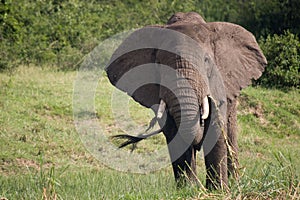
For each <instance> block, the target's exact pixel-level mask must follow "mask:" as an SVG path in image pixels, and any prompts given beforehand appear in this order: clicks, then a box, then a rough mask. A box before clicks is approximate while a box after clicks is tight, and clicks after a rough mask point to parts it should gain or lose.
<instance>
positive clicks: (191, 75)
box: [106, 12, 267, 177]
mask: <svg viewBox="0 0 300 200" xmlns="http://www.w3.org/2000/svg"><path fill="white" fill-rule="evenodd" d="M266 64H267V61H266V59H265V57H264V55H263V53H262V52H261V50H260V48H259V46H258V44H257V42H256V40H255V38H254V36H253V35H252V34H251V33H250V32H248V31H247V30H245V29H244V28H242V27H240V26H238V25H235V24H231V23H225V22H210V23H206V22H205V21H204V20H203V18H202V17H201V16H200V15H199V14H197V13H194V12H190V13H176V14H174V15H173V16H172V17H171V18H170V19H169V20H168V22H167V24H166V25H163V26H148V27H144V28H141V29H139V30H136V31H135V32H133V33H132V34H131V35H130V36H129V37H128V38H127V39H126V40H125V41H124V42H123V43H122V44H121V45H120V47H119V48H118V49H117V50H116V51H115V53H114V54H113V56H112V58H111V61H110V63H109V64H108V66H107V68H106V72H107V74H108V78H109V80H110V81H111V83H112V84H113V85H115V86H116V87H117V88H119V89H121V90H123V91H125V92H127V93H128V94H129V95H130V96H132V97H133V99H134V100H135V101H137V102H139V103H140V104H141V105H143V106H145V107H147V108H151V109H153V111H154V112H155V113H156V116H157V118H158V119H162V118H165V119H164V120H162V121H166V122H165V123H161V125H162V126H163V129H162V130H163V132H164V134H165V136H166V138H167V142H168V145H169V151H170V156H171V160H172V162H173V167H174V168H176V166H174V163H175V165H183V164H182V162H186V161H188V163H191V162H192V161H189V160H191V159H193V154H194V153H193V151H195V148H196V149H199V146H200V145H201V144H202V142H203V140H204V138H203V135H204V134H205V133H209V132H214V133H217V134H215V143H214V144H216V143H217V141H218V137H219V136H220V133H221V131H222V130H223V129H224V130H226V126H227V102H228V100H234V99H235V98H236V97H237V96H238V95H239V92H240V90H241V89H242V88H244V87H246V86H248V85H249V84H250V83H251V80H252V79H257V78H259V77H260V76H261V74H262V72H263V70H264V67H265V65H266ZM208 118H209V120H208ZM206 119H207V120H206ZM203 121H207V122H206V123H203ZM216 124H217V125H216ZM176 136H179V137H176ZM173 141H175V142H173ZM212 148H214V146H212V147H211V149H212ZM178 149H180V150H178ZM190 149H192V153H191V151H190ZM193 149H194V150H193ZM187 151H188V153H187ZM182 155H185V156H184V158H182ZM176 161H178V162H179V163H178V162H177V163H176ZM180 162H181V163H180ZM175 171H176V170H175V169H174V173H175V177H176V176H177V175H176V173H177V172H175Z"/></svg>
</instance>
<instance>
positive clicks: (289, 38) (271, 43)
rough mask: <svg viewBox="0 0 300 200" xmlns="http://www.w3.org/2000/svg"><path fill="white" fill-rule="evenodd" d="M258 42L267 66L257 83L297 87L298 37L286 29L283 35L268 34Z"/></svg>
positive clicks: (298, 64)
mask: <svg viewBox="0 0 300 200" xmlns="http://www.w3.org/2000/svg"><path fill="white" fill-rule="evenodd" d="M260 44H261V45H260V46H261V48H262V50H263V52H264V54H265V56H266V57H267V60H268V66H267V67H266V71H265V72H264V74H263V76H262V77H261V79H260V80H259V83H261V84H263V85H266V86H277V87H299V86H300V74H299V71H300V41H299V38H298V37H297V36H296V35H294V34H292V33H290V32H289V31H287V32H285V33H284V35H276V34H275V35H273V36H270V35H269V36H268V37H267V39H265V40H264V39H261V41H260Z"/></svg>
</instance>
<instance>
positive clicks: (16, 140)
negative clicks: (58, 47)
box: [0, 67, 300, 199]
mask: <svg viewBox="0 0 300 200" xmlns="http://www.w3.org/2000/svg"><path fill="white" fill-rule="evenodd" d="M76 75H77V73H76V72H61V71H54V70H50V69H40V68H36V67H20V68H18V70H17V71H16V72H14V73H13V74H7V73H1V74H0V147H1V151H0V197H6V198H7V199H224V198H227V199H299V198H300V185H299V177H300V170H299V168H298V166H300V160H299V155H300V148H299V147H300V145H299V144H300V142H299V139H300V120H299V119H300V101H299V99H300V94H299V91H300V90H299V89H298V90H296V89H291V90H290V91H281V90H275V89H272V90H270V89H265V88H260V87H258V88H253V87H250V88H248V89H246V90H244V91H243V93H242V95H241V98H240V100H239V113H238V121H239V146H240V153H239V158H240V163H241V169H240V175H241V177H240V180H239V181H238V182H234V181H233V180H231V182H230V188H231V190H230V192H225V191H214V192H208V191H205V190H203V189H202V187H200V186H187V187H185V188H182V189H176V186H175V183H174V180H173V174H172V169H171V167H170V166H168V167H166V168H164V169H162V170H159V171H156V172H153V173H148V174H133V173H124V172H120V171H116V170H113V169H110V168H109V167H107V166H105V165H104V164H102V163H101V162H99V161H98V160H97V159H95V158H94V157H93V156H92V155H91V154H90V153H89V152H88V151H87V150H86V148H85V147H84V145H83V143H82V142H81V141H80V138H79V135H78V133H77V132H76V130H75V126H74V123H73V113H72V96H73V84H74V80H75V79H76ZM112 93H113V87H112V86H111V85H110V84H109V83H108V81H107V79H106V78H105V77H104V78H102V79H101V80H100V81H99V86H98V88H97V93H96V96H95V102H96V104H95V112H96V116H97V119H98V122H99V123H100V124H101V126H103V127H105V133H106V134H107V135H114V134H117V133H121V132H122V128H120V127H119V126H117V125H116V122H115V120H114V116H113V115H112V112H111V110H112V108H111V94H112ZM128 107H129V114H130V118H131V121H132V123H133V125H130V126H129V127H126V129H128V130H129V131H132V132H133V133H132V134H134V133H137V132H139V131H140V130H144V129H145V128H146V127H147V126H148V122H149V120H150V119H151V117H152V114H151V113H150V112H149V111H148V110H147V109H142V107H141V106H139V105H137V104H135V103H134V102H133V101H132V100H130V102H129V106H128ZM124 120H126V119H124ZM137 127H140V129H136V128H137ZM164 146H165V141H164V138H163V137H162V136H157V137H154V138H150V139H148V140H146V141H143V142H141V144H138V149H137V151H138V152H140V153H145V152H147V151H151V152H153V151H155V150H157V149H160V148H163V147H164ZM198 163H199V164H198V165H199V170H198V173H199V175H198V176H199V180H200V181H201V182H202V183H203V184H204V178H205V173H204V167H203V159H201V158H199V162H198Z"/></svg>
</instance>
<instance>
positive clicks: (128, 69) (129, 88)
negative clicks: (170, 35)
mask: <svg viewBox="0 0 300 200" xmlns="http://www.w3.org/2000/svg"><path fill="white" fill-rule="evenodd" d="M151 27H158V26H151ZM151 27H150V29H147V28H142V29H139V30H136V31H134V32H133V33H132V34H130V35H129V36H128V37H127V38H126V39H125V40H124V41H123V43H122V44H121V45H120V46H119V47H118V49H117V50H116V51H115V52H114V54H113V55H112V57H111V60H110V62H109V64H108V65H107V67H106V73H107V76H108V79H109V80H110V82H111V83H112V84H113V85H114V86H116V87H117V88H118V89H120V90H122V91H124V92H126V93H127V94H128V95H130V96H131V97H133V99H134V100H135V101H137V102H138V103H140V104H141V105H143V106H145V107H147V108H151V106H153V105H155V104H159V90H160V88H159V85H158V84H156V83H158V81H159V80H157V79H158V77H157V70H156V67H155V51H156V50H155V48H154V47H153V43H154V42H153V41H151V40H152V38H151V37H149V34H150V35H151ZM148 28H149V27H148ZM145 37H146V38H148V39H145ZM147 47H148V48H147ZM147 82H148V83H147Z"/></svg>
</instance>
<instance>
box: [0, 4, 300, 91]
mask: <svg viewBox="0 0 300 200" xmlns="http://www.w3.org/2000/svg"><path fill="white" fill-rule="evenodd" d="M188 11H196V12H198V13H200V14H201V15H203V17H204V18H205V19H206V20H207V21H228V22H233V23H237V24H240V25H242V26H244V27H245V28H247V29H248V30H249V31H251V32H252V33H254V35H255V36H256V37H257V38H259V37H261V36H262V37H264V38H266V37H267V35H273V34H274V33H275V34H278V37H279V38H280V34H283V33H284V31H285V30H287V29H288V30H290V32H291V33H294V34H299V33H300V23H299V21H300V4H299V3H298V0H288V1H279V0H276V1H274V0H267V1H265V0H249V1H244V0H197V1H194V0H187V1H179V0H165V1H159V0H149V1H146V0H145V1H137V0H125V1H118V0H112V1H106V0H104V1H94V0H87V1H82V0H61V1H57V0H49V1H45V0H39V1H37V0H31V1H27V0H2V1H0V48H1V51H0V57H1V60H0V70H5V69H14V68H15V67H16V66H18V65H20V64H25V65H28V64H35V65H39V66H43V65H48V66H55V67H56V68H58V69H76V68H78V67H79V66H80V63H81V61H82V60H83V59H84V56H85V55H86V54H87V53H89V52H90V51H91V50H92V49H93V48H94V47H95V46H97V45H98V44H99V43H100V42H101V41H103V40H104V39H106V38H108V37H110V36H113V35H114V34H116V33H120V32H122V31H127V30H131V29H133V28H139V27H142V26H145V25H149V24H164V23H165V22H166V21H167V20H168V18H169V17H170V16H171V15H172V14H173V13H175V12H188ZM293 37H296V36H293ZM271 40H272V41H273V40H279V39H270V38H268V39H266V41H267V42H266V43H272V41H271ZM287 40H288V39H287ZM268 41H270V42H268ZM286 42H288V41H286ZM274 43H275V42H274ZM277 43H278V41H277V42H276V44H277ZM283 43H284V41H283ZM283 43H282V44H283ZM288 43H289V45H296V43H294V44H292V43H293V42H292V41H289V42H288ZM265 46H266V47H264V52H265V54H266V55H268V56H267V57H268V60H269V63H272V62H273V60H272V59H273V58H274V59H275V57H276V59H277V60H276V61H274V62H276V64H277V65H279V64H280V68H282V69H285V70H286V69H287V65H290V64H291V63H292V65H293V67H292V70H291V72H289V73H290V75H286V74H284V73H283V74H282V75H281V76H288V77H285V79H289V81H288V82H287V84H288V85H287V86H289V85H295V84H296V82H297V80H294V79H293V80H291V78H290V77H291V76H294V74H295V70H297V67H295V65H296V62H297V61H296V60H297V59H298V58H295V56H296V55H295V54H294V53H295V51H294V50H287V49H286V50H284V51H285V54H286V55H283V54H281V57H277V56H275V54H276V53H275V52H274V50H273V47H274V46H273V47H272V48H271V47H270V48H269V47H267V46H271V44H266V45H265ZM278 48H279V47H278ZM268 51H270V52H268ZM297 51H298V50H297ZM284 56H285V57H286V59H285V60H284ZM278 59H279V60H281V61H278ZM289 59H292V60H289ZM279 62H281V63H279ZM287 63H289V64H287ZM279 71H282V70H279ZM276 73H277V72H276ZM291 73H292V74H293V75H291ZM265 77H267V76H265ZM280 81H281V83H280V84H284V82H282V80H280Z"/></svg>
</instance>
